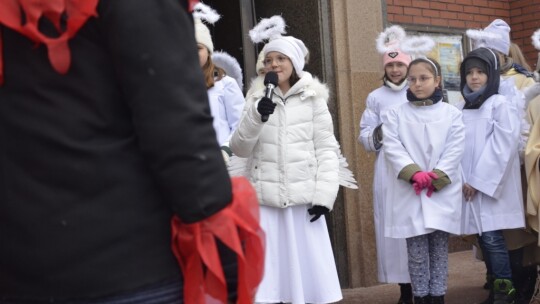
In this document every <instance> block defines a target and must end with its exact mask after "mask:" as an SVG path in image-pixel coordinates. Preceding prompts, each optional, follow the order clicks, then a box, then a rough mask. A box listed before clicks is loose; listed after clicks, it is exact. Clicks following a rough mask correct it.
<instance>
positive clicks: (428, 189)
mask: <svg viewBox="0 0 540 304" xmlns="http://www.w3.org/2000/svg"><path fill="white" fill-rule="evenodd" d="M433 191H435V187H433V185H429V186H428V187H427V193H426V195H427V197H431V195H432V194H433Z"/></svg>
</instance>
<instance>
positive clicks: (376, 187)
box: [358, 25, 413, 304]
mask: <svg viewBox="0 0 540 304" xmlns="http://www.w3.org/2000/svg"><path fill="white" fill-rule="evenodd" d="M404 37H405V31H404V30H403V29H402V28H401V27H399V26H397V25H394V26H391V27H389V28H387V29H386V30H385V31H384V32H382V33H381V34H380V35H379V37H378V38H377V50H378V51H379V52H380V53H382V63H383V68H384V77H383V85H382V86H381V87H380V88H378V89H376V90H374V91H372V92H371V93H369V95H368V97H367V100H366V110H365V111H364V113H363V114H362V118H361V119H360V136H358V141H359V142H360V143H361V144H362V145H363V146H364V149H366V151H368V152H375V155H376V158H375V172H374V176H373V211H374V212H373V214H374V223H375V241H376V244H377V270H378V279H379V282H381V283H399V286H400V298H399V301H398V304H409V303H410V304H412V300H413V299H412V297H413V296H412V290H411V284H410V277H409V271H408V266H407V245H406V243H405V239H394V238H388V237H385V236H384V214H385V205H386V202H385V200H384V195H383V194H384V182H385V181H386V180H387V179H388V176H386V162H385V159H384V153H383V152H382V132H381V126H382V117H383V115H384V114H385V112H386V111H388V109H390V108H391V107H394V106H396V105H400V104H403V103H406V102H407V89H408V88H409V87H408V86H407V68H408V66H409V63H410V62H411V56H410V55H408V54H406V53H405V52H403V51H402V50H401V49H399V43H400V42H401V40H402V39H403V38H404Z"/></svg>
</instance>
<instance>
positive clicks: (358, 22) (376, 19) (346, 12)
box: [330, 0, 383, 288]
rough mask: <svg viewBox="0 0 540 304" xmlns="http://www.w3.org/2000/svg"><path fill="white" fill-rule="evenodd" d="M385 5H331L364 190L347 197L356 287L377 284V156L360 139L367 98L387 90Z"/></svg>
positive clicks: (339, 73)
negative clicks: (382, 38)
mask: <svg viewBox="0 0 540 304" xmlns="http://www.w3.org/2000/svg"><path fill="white" fill-rule="evenodd" d="M382 2H383V1H380V0H362V1H358V0H331V1H330V4H331V5H330V6H331V20H332V21H331V26H332V29H331V31H332V33H333V40H334V41H333V44H334V62H335V78H336V99H337V108H338V109H337V110H338V117H339V133H340V141H341V145H342V148H343V151H344V154H345V156H346V157H347V159H348V160H349V165H350V166H351V168H352V169H353V170H354V172H355V175H356V178H357V180H358V182H359V190H350V189H346V190H345V193H344V195H345V221H346V226H345V227H346V231H345V233H346V238H347V244H348V246H347V251H348V252H347V256H348V259H349V260H348V264H349V273H348V278H349V283H350V286H349V287H353V288H354V287H361V286H370V285H374V284H377V264H376V249H375V236H374V231H373V205H372V190H371V189H372V180H373V163H374V158H375V157H374V155H373V154H372V153H370V154H368V153H366V152H365V151H364V149H363V148H362V147H361V146H360V144H359V143H358V142H357V136H358V134H359V122H360V117H361V114H362V112H363V111H364V109H365V99H366V97H367V95H368V94H369V92H371V91H372V90H373V89H375V88H377V87H379V86H380V85H381V82H380V78H381V76H382V72H381V69H382V67H381V62H380V56H379V54H378V53H377V51H376V49H375V38H376V37H377V35H378V34H379V33H380V32H381V30H382V29H383V7H382V5H383V3H382ZM335 250H339V249H338V248H336V249H335Z"/></svg>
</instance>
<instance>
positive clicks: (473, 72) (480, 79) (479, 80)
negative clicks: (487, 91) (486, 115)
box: [465, 68, 488, 92]
mask: <svg viewBox="0 0 540 304" xmlns="http://www.w3.org/2000/svg"><path fill="white" fill-rule="evenodd" d="M465 79H466V80H467V86H468V87H469V89H471V91H473V92H476V91H478V90H480V89H481V88H482V87H483V86H485V85H486V83H487V80H488V76H487V74H486V73H484V72H483V71H482V70H481V69H479V68H471V69H470V70H468V71H467V76H465Z"/></svg>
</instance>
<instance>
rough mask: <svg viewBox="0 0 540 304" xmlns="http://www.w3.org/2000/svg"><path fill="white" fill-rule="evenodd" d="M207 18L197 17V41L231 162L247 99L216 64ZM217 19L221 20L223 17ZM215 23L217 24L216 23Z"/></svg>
mask: <svg viewBox="0 0 540 304" xmlns="http://www.w3.org/2000/svg"><path fill="white" fill-rule="evenodd" d="M197 5H202V4H201V3H199V4H197ZM208 10H211V9H210V8H207V9H206V10H205V12H206V14H208ZM216 14H217V13H216ZM204 18H207V19H211V18H209V17H208V16H206V15H204V14H202V15H195V38H196V40H197V46H198V49H199V63H200V65H201V68H202V69H203V74H204V78H205V81H206V87H207V89H208V101H209V103H210V113H211V114H212V117H213V118H214V122H213V124H214V130H215V131H216V137H217V141H218V144H219V145H220V146H221V149H222V152H223V157H224V159H225V161H227V160H228V159H229V157H230V156H231V150H230V148H229V139H230V137H231V135H232V133H233V132H234V130H236V127H237V126H238V122H239V121H240V116H241V115H242V110H243V109H244V95H243V93H242V90H241V89H240V86H239V85H238V83H237V82H236V80H235V79H234V78H232V77H230V76H228V75H226V73H225V71H224V70H223V69H222V68H219V67H217V66H216V65H215V64H214V62H213V61H212V57H211V55H212V53H213V52H214V44H213V43H212V36H211V35H210V31H209V30H208V27H206V25H204V24H203V23H202V22H201V20H200V19H204ZM217 18H218V19H219V15H218V17H217ZM214 21H217V20H216V19H214Z"/></svg>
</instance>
